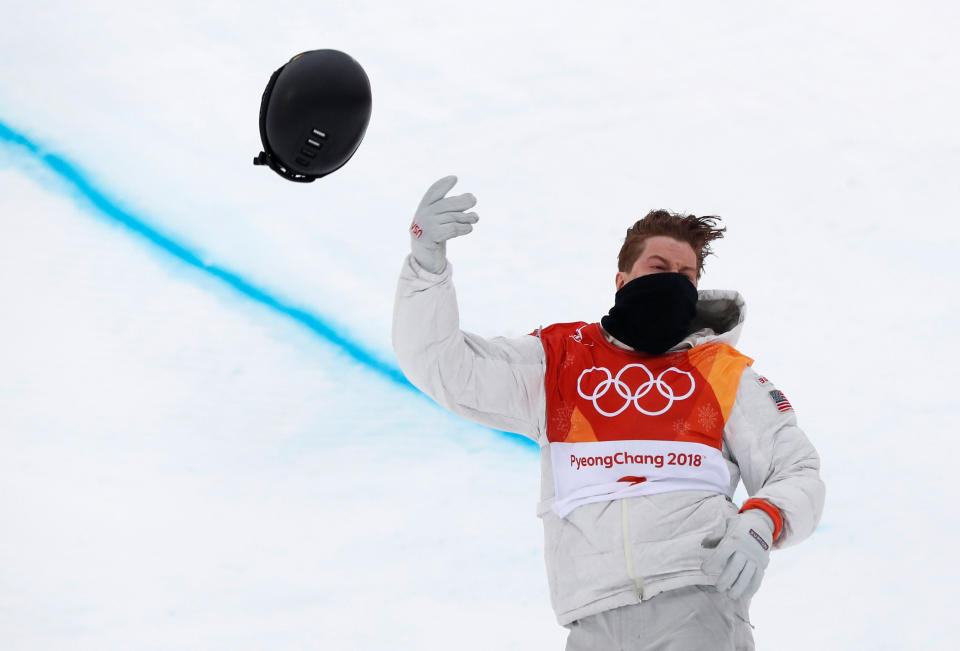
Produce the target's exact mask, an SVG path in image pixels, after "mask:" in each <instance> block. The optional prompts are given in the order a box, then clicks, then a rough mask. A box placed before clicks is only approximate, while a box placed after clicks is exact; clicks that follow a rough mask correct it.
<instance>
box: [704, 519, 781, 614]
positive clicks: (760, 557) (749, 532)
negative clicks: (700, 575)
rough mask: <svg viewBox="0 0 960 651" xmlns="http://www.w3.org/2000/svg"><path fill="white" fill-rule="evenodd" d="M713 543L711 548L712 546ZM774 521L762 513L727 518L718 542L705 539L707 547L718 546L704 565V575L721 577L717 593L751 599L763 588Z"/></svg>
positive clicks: (734, 597)
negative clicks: (724, 592) (761, 585)
mask: <svg viewBox="0 0 960 651" xmlns="http://www.w3.org/2000/svg"><path fill="white" fill-rule="evenodd" d="M711 542H712V544H711ZM772 543H773V520H771V519H770V516H768V515H767V514H766V513H764V512H763V511H761V510H759V509H749V510H747V511H744V512H743V513H738V514H737V515H732V516H730V517H729V518H727V521H726V526H725V529H724V532H723V534H722V538H720V541H719V542H716V538H714V539H713V540H712V541H711V539H710V538H705V539H704V541H703V543H702V544H703V546H704V547H712V546H713V545H716V548H715V549H714V550H713V553H712V554H710V556H708V557H707V559H706V560H705V561H704V562H703V566H702V569H703V571H704V573H705V574H719V575H720V577H719V578H718V579H717V586H716V587H717V590H718V591H719V592H723V591H724V590H729V591H730V593H729V594H730V598H731V599H740V598H741V597H744V598H749V597H752V596H753V594H754V593H755V592H756V591H757V589H758V588H759V587H760V582H761V581H762V580H763V571H764V570H765V569H766V567H767V563H769V562H770V545H771V544H772Z"/></svg>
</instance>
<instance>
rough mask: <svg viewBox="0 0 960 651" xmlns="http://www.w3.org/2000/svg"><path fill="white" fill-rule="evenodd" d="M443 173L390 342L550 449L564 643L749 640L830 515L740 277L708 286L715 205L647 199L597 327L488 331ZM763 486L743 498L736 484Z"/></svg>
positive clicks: (661, 645)
mask: <svg viewBox="0 0 960 651" xmlns="http://www.w3.org/2000/svg"><path fill="white" fill-rule="evenodd" d="M456 180H457V179H456V177H454V176H448V177H444V178H442V179H440V180H438V181H437V182H436V183H434V184H433V186H431V187H430V189H429V190H428V191H427V193H426V194H425V195H424V197H423V200H422V201H421V203H420V206H419V207H418V209H417V211H416V214H415V216H414V219H413V223H412V224H411V227H410V234H411V254H410V256H408V257H407V258H406V260H405V261H404V264H403V269H402V271H401V275H400V281H399V284H398V287H397V296H396V304H395V308H394V323H393V346H394V350H395V352H396V354H397V358H398V360H399V362H400V366H401V368H402V369H403V372H404V373H405V374H406V375H407V377H408V378H409V379H410V381H411V382H412V383H413V384H414V385H416V386H417V387H418V388H419V389H421V390H422V391H423V392H424V393H426V394H427V395H429V396H430V397H431V398H433V399H434V400H435V401H437V402H438V403H439V404H441V405H443V406H444V407H446V408H447V409H449V410H451V411H453V412H454V413H456V414H459V415H461V416H463V417H465V418H468V419H470V420H472V421H474V422H477V423H481V424H483V425H488V426H491V427H495V428H498V429H503V430H507V431H511V432H517V433H520V434H523V435H526V436H529V437H530V438H532V439H534V440H535V441H537V442H538V443H539V445H540V448H541V501H540V505H539V509H538V514H539V516H540V518H541V519H542V521H543V526H544V537H545V538H544V554H545V557H546V565H547V576H548V581H549V585H550V594H551V601H552V604H553V607H554V610H555V612H556V614H557V619H558V621H559V623H560V624H562V625H564V626H566V627H567V628H568V629H569V631H570V632H569V635H568V638H567V649H568V651H579V650H581V649H582V650H587V649H590V650H606V649H611V650H613V649H629V650H631V651H633V650H637V651H639V650H642V649H662V650H674V651H692V650H700V649H709V650H711V651H719V650H728V649H729V650H733V649H737V650H740V649H753V648H754V647H753V637H752V634H751V631H750V624H749V615H748V610H749V601H750V598H751V596H752V595H753V594H754V593H755V592H756V590H757V589H758V588H759V586H760V581H761V579H762V578H763V572H764V569H765V568H766V566H767V562H768V556H769V552H770V550H771V548H773V549H777V548H781V547H785V546H788V545H792V544H795V543H797V542H800V541H801V540H803V539H804V538H806V537H807V536H809V535H810V534H811V533H812V532H813V530H814V528H815V527H816V525H817V522H818V521H819V519H820V515H821V513H822V510H823V501H824V485H823V482H822V481H821V479H820V476H819V467H820V462H819V457H818V455H817V452H816V450H815V449H814V448H813V446H812V445H811V444H810V442H809V440H808V439H807V437H806V436H805V435H804V433H803V431H802V430H801V429H800V428H799V427H798V426H797V420H796V416H795V413H794V411H793V407H792V406H791V405H790V403H789V401H788V400H787V399H786V397H785V396H784V395H783V393H782V392H781V391H779V390H777V389H776V388H775V387H774V385H773V383H772V382H770V380H768V379H767V378H765V377H762V376H760V375H758V374H757V373H756V372H755V371H753V369H752V368H751V365H752V363H753V360H752V359H751V358H749V357H747V356H746V355H744V354H743V353H741V352H739V351H738V350H737V349H736V348H734V345H735V344H736V342H737V340H738V338H739V335H740V331H741V329H742V327H743V321H744V316H745V306H744V302H743V299H742V297H741V296H740V295H739V294H738V293H737V292H735V291H728V290H697V289H696V285H697V283H698V281H699V279H700V275H701V272H702V270H703V259H704V257H706V256H707V255H709V254H710V242H711V241H713V240H716V239H719V238H720V237H722V233H723V230H724V229H717V228H715V226H716V218H711V217H695V216H693V215H675V214H672V213H667V212H666V211H654V212H651V213H650V214H648V215H647V216H646V217H645V218H644V219H642V220H640V221H638V222H637V223H636V224H634V225H633V226H632V227H631V228H630V229H629V230H628V231H627V237H626V239H625V241H624V245H623V247H622V249H621V251H620V258H619V270H618V272H617V274H616V277H615V284H616V289H617V291H616V294H615V297H614V300H615V303H614V306H613V307H612V308H611V310H610V312H609V314H607V315H606V316H604V317H603V318H602V319H601V321H600V322H599V323H598V322H582V321H580V322H574V323H561V324H553V325H550V326H547V327H542V328H537V329H536V330H534V331H533V332H531V333H530V334H529V335H524V336H521V337H514V338H505V337H494V338H491V339H486V338H483V337H479V336H477V335H475V334H472V333H469V332H465V331H462V330H460V326H459V315H458V310H457V300H456V295H455V292H454V288H453V283H452V281H451V274H452V269H451V266H450V264H449V263H448V262H447V260H446V246H445V242H446V240H448V239H450V238H452V237H457V236H459V235H464V234H466V233H469V232H470V231H471V230H472V227H473V224H475V223H476V222H477V220H478V217H477V215H476V213H469V212H464V211H465V210H468V209H469V208H471V207H473V206H474V205H475V204H476V199H475V198H474V197H473V196H472V195H470V194H463V195H459V196H452V197H447V196H446V194H447V193H448V192H449V191H450V190H451V189H452V187H453V186H454V184H455V183H456ZM741 479H742V480H743V482H744V486H745V487H746V490H747V492H748V494H749V495H750V499H749V500H747V502H745V503H744V504H743V505H741V506H740V507H739V508H738V507H737V506H736V505H734V503H733V502H732V499H731V496H732V495H733V493H734V490H735V489H736V486H737V484H738V482H739V481H740V480H741Z"/></svg>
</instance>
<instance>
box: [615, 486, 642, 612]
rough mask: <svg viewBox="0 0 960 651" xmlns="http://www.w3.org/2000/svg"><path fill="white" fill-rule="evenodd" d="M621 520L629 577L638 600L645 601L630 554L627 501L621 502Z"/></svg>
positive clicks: (640, 581)
mask: <svg viewBox="0 0 960 651" xmlns="http://www.w3.org/2000/svg"><path fill="white" fill-rule="evenodd" d="M620 519H621V525H622V529H623V554H624V556H626V559H627V576H628V577H629V578H630V580H631V581H633V585H634V587H635V588H636V591H637V599H639V600H640V601H643V581H642V580H641V579H638V578H637V577H635V576H634V575H633V559H632V557H631V554H630V522H629V519H628V518H627V500H626V499H622V500H620Z"/></svg>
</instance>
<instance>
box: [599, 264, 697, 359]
mask: <svg viewBox="0 0 960 651" xmlns="http://www.w3.org/2000/svg"><path fill="white" fill-rule="evenodd" d="M697 296H698V294H697V288H696V287H695V286H694V284H693V283H692V282H690V279H689V278H687V277H686V276H685V275H683V274H681V273H674V272H664V273H656V274H648V275H646V276H640V277H639V278H634V279H633V280H631V281H630V282H628V283H627V284H625V285H624V286H623V287H621V288H620V289H619V291H617V294H616V299H615V303H614V306H613V307H612V308H610V313H609V314H607V315H606V316H605V317H603V318H602V319H600V324H601V325H603V328H604V330H606V331H607V332H609V333H610V334H611V335H613V336H614V337H616V338H617V339H619V340H620V341H622V342H623V343H625V344H626V345H628V346H630V347H631V348H634V349H636V350H640V351H643V352H645V353H650V354H651V355H660V354H662V353H665V352H666V351H668V350H670V349H671V348H673V347H674V346H676V345H677V344H678V343H679V342H680V341H681V340H682V339H683V338H684V337H686V336H687V335H688V334H690V332H689V330H690V324H691V323H692V322H693V317H694V316H695V315H696V313H697Z"/></svg>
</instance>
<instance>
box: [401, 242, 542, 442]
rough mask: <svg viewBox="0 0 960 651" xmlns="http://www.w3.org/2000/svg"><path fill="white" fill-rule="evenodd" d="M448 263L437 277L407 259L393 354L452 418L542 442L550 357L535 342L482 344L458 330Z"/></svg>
mask: <svg viewBox="0 0 960 651" xmlns="http://www.w3.org/2000/svg"><path fill="white" fill-rule="evenodd" d="M451 274H452V268H451V265H450V263H449V262H448V263H447V265H446V267H445V268H444V269H443V271H441V272H440V273H439V274H434V273H430V272H429V271H426V270H425V269H423V268H422V267H421V266H420V265H419V264H417V261H416V260H415V259H414V258H413V256H410V255H408V256H407V258H406V259H405V260H404V263H403V268H402V270H401V273H400V281H399V283H398V284H397V295H396V300H395V303H394V310H393V350H394V352H395V353H396V355H397V360H398V361H399V363H400V368H401V370H403V372H404V374H405V375H406V376H407V379H409V380H410V382H411V383H413V385H414V386H416V387H417V388H418V389H420V390H421V391H423V392H424V393H425V394H427V395H428V396H430V397H431V398H432V399H433V400H435V401H436V402H437V403H439V404H440V405H442V406H443V407H445V408H447V409H449V410H450V411H452V412H453V413H455V414H457V415H459V416H462V417H464V418H467V419H469V420H471V421H473V422H475V423H480V424H481V425H487V426H489V427H494V428H497V429H502V430H506V431H509V432H516V433H518V434H523V435H525V436H528V437H530V438H532V439H534V440H539V439H540V438H541V436H542V433H543V431H544V419H545V412H546V397H545V391H544V385H543V375H544V370H545V367H546V363H545V359H546V356H545V354H544V351H543V346H542V345H541V344H540V339H539V338H538V337H536V336H531V335H523V336H520V337H513V338H508V337H494V338H491V339H485V338H483V337H480V336H478V335H475V334H472V333H470V332H464V331H462V330H460V315H459V311H458V309H457V296H456V292H455V291H454V287H453V281H452V280H451Z"/></svg>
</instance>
